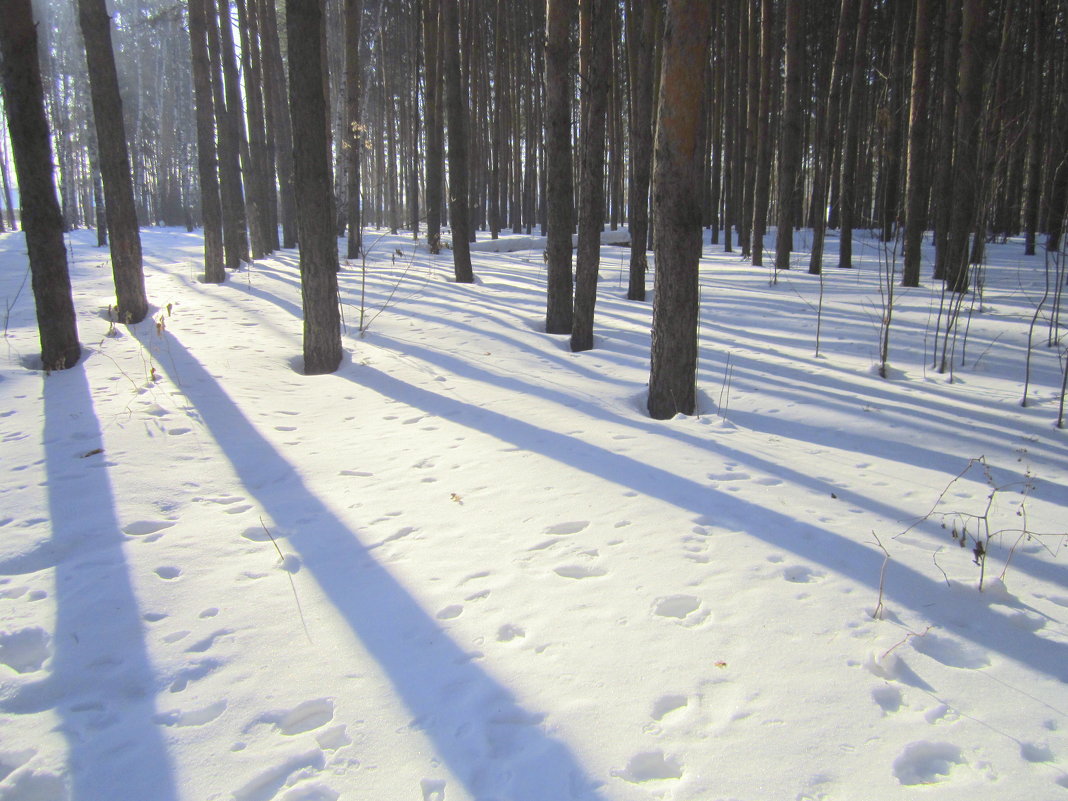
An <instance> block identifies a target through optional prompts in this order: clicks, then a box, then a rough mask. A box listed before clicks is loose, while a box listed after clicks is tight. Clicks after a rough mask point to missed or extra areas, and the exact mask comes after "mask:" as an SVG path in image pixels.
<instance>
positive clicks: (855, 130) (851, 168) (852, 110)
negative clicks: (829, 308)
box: [838, 0, 871, 269]
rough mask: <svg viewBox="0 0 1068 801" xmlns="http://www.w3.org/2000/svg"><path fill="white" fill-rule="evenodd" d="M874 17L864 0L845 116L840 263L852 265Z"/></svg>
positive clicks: (861, 6)
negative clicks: (870, 32)
mask: <svg viewBox="0 0 1068 801" xmlns="http://www.w3.org/2000/svg"><path fill="white" fill-rule="evenodd" d="M870 19H871V4H870V3H867V2H864V0H861V3H860V11H859V14H858V16H857V31H856V43H855V44H854V47H853V69H852V73H851V74H850V78H849V104H848V109H849V110H848V111H847V112H846V119H845V126H846V129H845V135H844V136H843V145H842V172H841V181H842V187H841V194H840V195H839V198H838V214H839V219H840V221H841V231H840V234H839V240H838V266H839V267H841V268H847V269H848V268H850V267H852V266H853V225H854V223H855V220H856V207H857V206H858V205H859V204H858V203H857V196H858V192H857V188H858V184H859V183H860V182H861V181H860V178H859V176H858V175H857V160H858V158H859V152H858V151H859V150H860V124H861V120H862V117H863V109H864V94H865V87H866V85H867V84H866V81H865V80H864V78H865V74H864V73H865V70H864V66H865V62H866V59H867V57H868V47H867V42H868V23H869V20H870Z"/></svg>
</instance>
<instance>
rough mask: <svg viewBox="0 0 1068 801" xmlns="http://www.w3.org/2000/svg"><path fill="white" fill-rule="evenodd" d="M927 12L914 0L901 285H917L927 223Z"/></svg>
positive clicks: (925, 1)
mask: <svg viewBox="0 0 1068 801" xmlns="http://www.w3.org/2000/svg"><path fill="white" fill-rule="evenodd" d="M928 13H929V11H928V0H916V2H915V11H914V14H913V31H914V32H913V37H914V41H913V46H912V102H911V108H910V111H909V146H908V173H907V177H906V186H905V196H906V197H905V246H904V249H905V258H904V268H903V273H902V276H901V285H902V286H919V285H920V253H921V246H922V244H923V232H924V230H925V229H926V227H927V213H926V212H927V188H928V176H927V86H928V84H929V82H930V62H931V58H930V36H931V33H930V23H929V20H928Z"/></svg>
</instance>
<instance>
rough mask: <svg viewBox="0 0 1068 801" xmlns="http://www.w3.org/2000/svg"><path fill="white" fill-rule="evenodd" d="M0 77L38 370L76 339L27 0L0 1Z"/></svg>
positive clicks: (72, 359) (77, 350)
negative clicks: (0, 20) (0, 10)
mask: <svg viewBox="0 0 1068 801" xmlns="http://www.w3.org/2000/svg"><path fill="white" fill-rule="evenodd" d="M0 78H2V86H3V90H4V101H5V106H6V108H7V120H8V130H9V132H10V134H11V147H12V150H13V151H14V156H15V172H16V175H17V178H18V182H19V189H20V194H19V196H20V199H21V202H22V227H23V230H24V231H25V232H26V249H27V251H29V257H30V272H31V273H32V281H31V283H32V285H33V297H34V302H35V304H36V308H37V328H38V331H39V334H40V340H41V363H42V366H43V367H44V369H45V370H46V371H47V370H65V369H66V368H68V367H73V366H74V365H75V364H77V363H78V359H79V358H80V356H81V346H80V345H79V344H78V325H77V320H76V317H75V313H74V300H73V297H72V295H71V284H70V276H69V274H68V272H67V251H66V247H65V246H64V243H63V216H62V214H61V213H60V209H59V201H58V200H57V198H56V187H55V183H54V182H53V178H52V147H51V137H50V136H49V131H48V120H47V117H46V116H45V107H44V89H43V86H42V83H41V72H40V66H39V64H38V60H37V30H36V27H35V25H34V21H33V9H32V8H31V5H30V0H8V2H6V3H5V7H4V24H3V25H2V26H0ZM0 138H3V137H0ZM12 227H14V226H12Z"/></svg>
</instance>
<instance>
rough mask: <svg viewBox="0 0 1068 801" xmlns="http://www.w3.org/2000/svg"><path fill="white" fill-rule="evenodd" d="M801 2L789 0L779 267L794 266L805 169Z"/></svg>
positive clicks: (777, 247) (781, 137)
mask: <svg viewBox="0 0 1068 801" xmlns="http://www.w3.org/2000/svg"><path fill="white" fill-rule="evenodd" d="M801 2H802V0H786V97H785V98H784V100H783V113H782V131H781V133H780V134H779V179H778V186H779V202H778V211H779V220H778V229H777V231H776V236H775V268H776V269H777V270H787V269H789V268H790V253H791V252H792V251H793V248H794V222H795V211H796V209H795V203H794V195H795V187H796V185H797V181H798V175H799V173H800V169H801V73H802V70H803V69H804V66H803V65H802V63H801V60H802V58H803V53H802V46H801V45H802V42H801Z"/></svg>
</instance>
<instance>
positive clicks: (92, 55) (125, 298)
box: [78, 0, 148, 323]
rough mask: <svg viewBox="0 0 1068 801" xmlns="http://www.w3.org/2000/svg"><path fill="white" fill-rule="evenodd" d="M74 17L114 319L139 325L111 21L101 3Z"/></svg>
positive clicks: (137, 269) (91, 2)
mask: <svg viewBox="0 0 1068 801" xmlns="http://www.w3.org/2000/svg"><path fill="white" fill-rule="evenodd" d="M78 19H79V22H80V24H81V29H82V38H83V39H84V40H85V54H86V61H87V65H88V68H89V87H90V91H91V92H92V96H93V115H94V117H95V118H96V133H97V142H98V143H99V147H100V172H101V175H102V176H103V180H104V205H105V208H106V209H107V218H108V232H109V234H110V236H111V267H112V271H113V272H114V276H115V296H116V301H117V304H116V305H117V318H116V319H117V320H118V321H119V322H122V323H139V322H141V320H143V319H145V316H146V315H147V314H148V297H147V296H146V295H145V275H144V271H143V268H142V264H141V233H140V231H139V230H138V227H137V208H136V206H135V205H134V195H133V179H132V177H131V174H130V156H129V152H128V151H127V149H126V132H125V128H124V126H123V117H122V98H121V97H120V96H119V78H118V74H117V73H116V71H115V53H114V51H113V50H112V48H111V18H110V17H108V12H107V8H106V7H105V5H104V0H78Z"/></svg>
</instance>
